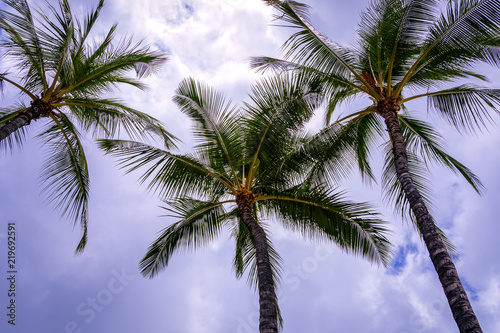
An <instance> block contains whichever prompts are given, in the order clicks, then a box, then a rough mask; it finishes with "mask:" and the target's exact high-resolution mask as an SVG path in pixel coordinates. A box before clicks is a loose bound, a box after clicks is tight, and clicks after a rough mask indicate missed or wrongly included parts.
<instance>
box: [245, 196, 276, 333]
mask: <svg viewBox="0 0 500 333" xmlns="http://www.w3.org/2000/svg"><path fill="white" fill-rule="evenodd" d="M254 199H255V196H254V195H253V194H252V192H250V191H248V190H245V189H243V190H242V191H241V192H240V193H239V194H238V196H237V197H236V203H237V204H238V213H239V215H240V217H241V219H242V220H243V223H245V225H246V227H247V228H248V230H250V233H251V235H252V238H253V240H254V242H255V248H256V260H257V276H258V290H259V306H260V318H259V332H260V333H277V332H278V312H277V305H276V293H275V291H274V283H273V275H272V271H271V262H270V260H269V251H268V247H267V236H266V232H265V231H264V229H263V228H262V227H261V226H260V225H259V224H258V223H257V221H255V218H254V217H253V215H252V204H253V202H254Z"/></svg>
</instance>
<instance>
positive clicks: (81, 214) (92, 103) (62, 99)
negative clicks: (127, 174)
mask: <svg viewBox="0 0 500 333" xmlns="http://www.w3.org/2000/svg"><path fill="white" fill-rule="evenodd" d="M2 1H3V3H4V4H6V5H7V6H8V7H9V8H10V10H0V28H1V29H2V39H1V44H0V45H1V47H3V52H4V56H5V57H4V64H8V66H10V68H11V69H12V70H17V74H18V77H19V78H16V77H15V75H13V74H11V73H7V72H4V73H1V74H0V84H1V85H2V87H3V85H4V84H9V85H11V86H13V87H14V88H15V89H17V90H19V92H20V94H21V97H20V100H19V101H18V102H17V104H15V105H13V106H10V107H2V108H1V109H0V149H3V150H9V149H11V148H12V147H13V145H15V144H21V143H22V141H23V140H24V138H25V134H26V128H27V127H28V125H30V124H31V122H32V121H38V120H39V119H42V120H45V121H44V122H43V123H44V126H45V129H44V130H43V132H42V133H41V134H39V138H41V139H42V140H43V142H44V145H45V146H46V147H48V153H49V156H48V158H47V160H46V162H45V165H44V167H43V178H44V183H45V187H44V191H46V192H47V193H48V198H49V201H51V202H55V206H56V207H57V208H59V209H61V210H62V212H63V215H66V216H67V217H68V218H70V219H72V220H74V223H75V224H80V226H81V228H82V230H83V236H82V238H81V241H80V243H79V244H78V246H77V249H76V252H80V251H82V250H83V248H84V246H85V244H86V241H87V220H88V193H89V174H88V167H87V160H86V157H85V151H84V149H83V146H82V143H81V139H82V132H84V133H88V134H90V135H93V136H97V135H99V136H105V137H110V136H113V135H115V134H116V133H117V132H119V130H120V128H123V129H125V131H126V132H127V133H128V134H129V135H131V136H133V137H145V136H148V135H153V134H155V135H160V136H161V137H162V138H163V139H164V141H165V143H166V144H167V145H171V144H172V142H171V137H170V136H169V134H168V133H167V132H165V130H164V129H163V127H162V126H161V125H160V123H159V121H157V120H156V119H154V118H152V117H150V116H148V115H147V114H145V113H142V112H139V111H136V110H134V109H132V108H129V107H127V106H125V105H123V104H122V103H121V102H120V101H119V100H116V99H109V98H103V97H102V95H103V94H104V93H106V92H108V91H110V90H112V88H113V87H114V86H115V85H117V84H120V83H124V84H129V85H132V86H134V87H137V88H141V89H143V88H144V86H143V84H142V83H140V82H139V81H137V80H135V79H132V78H128V77H127V76H126V75H125V74H126V72H127V71H129V70H131V69H135V70H136V71H137V74H138V76H139V77H141V76H144V75H147V74H150V73H152V72H153V71H154V69H155V68H156V67H157V66H158V65H160V64H161V63H163V62H164V61H165V60H166V58H165V56H164V55H163V54H162V53H160V52H156V51H150V50H148V49H147V48H141V47H140V45H139V44H137V45H133V44H131V40H130V39H123V40H122V41H121V42H119V44H118V45H115V46H113V44H112V42H113V39H114V37H115V36H114V35H115V30H116V25H114V26H113V27H112V28H111V29H110V30H109V32H108V33H107V34H106V35H105V36H104V37H103V38H101V39H100V40H99V41H97V40H92V39H91V33H93V30H92V28H93V27H94V25H95V22H96V20H97V18H98V17H99V13H100V11H101V9H102V7H103V5H104V1H103V0H100V1H99V4H98V6H97V8H96V9H95V10H93V11H91V12H89V14H88V16H86V17H85V18H84V20H83V22H82V21H80V20H78V19H76V18H74V17H73V14H72V12H71V8H70V6H69V3H68V1H67V0H60V1H59V10H57V9H56V8H54V7H53V6H51V5H49V4H47V5H48V10H49V12H50V13H51V15H50V16H48V15H46V14H44V13H43V12H41V11H37V14H38V15H33V14H32V11H31V9H30V7H29V5H28V2H27V1H26V0H2Z"/></svg>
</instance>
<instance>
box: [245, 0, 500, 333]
mask: <svg viewBox="0 0 500 333" xmlns="http://www.w3.org/2000/svg"><path fill="white" fill-rule="evenodd" d="M443 2H445V1H437V0H378V1H374V2H373V3H372V4H371V5H370V7H369V8H368V9H367V10H366V11H365V12H364V13H363V14H362V16H361V23H360V26H359V29H358V31H359V43H358V46H357V47H356V48H347V47H344V46H341V45H339V44H336V43H334V42H332V41H331V40H329V39H328V38H326V37H325V36H324V35H323V34H321V33H320V32H319V31H317V30H316V29H315V28H314V27H313V26H312V25H311V23H310V20H309V17H308V9H309V8H308V6H307V5H304V4H301V3H298V2H294V1H277V0H269V1H266V3H267V4H269V5H271V6H273V7H274V8H276V9H277V10H278V12H279V14H278V15H276V17H277V19H278V20H280V21H281V22H284V25H285V26H287V27H291V28H294V29H297V30H296V32H295V33H294V34H293V35H292V36H291V37H290V38H289V39H288V40H287V41H286V43H285V44H284V46H283V48H284V50H285V56H284V59H276V58H270V57H256V58H253V59H252V66H253V67H254V68H258V69H259V70H266V69H272V70H275V71H277V72H282V71H293V72H299V73H306V75H309V76H310V77H314V78H315V79H319V80H320V81H321V83H322V85H323V89H324V92H325V94H326V96H327V99H328V106H327V112H326V121H327V123H328V122H329V121H330V117H331V115H332V113H333V111H334V109H335V108H336V107H337V106H338V105H339V104H341V103H343V102H346V101H349V100H351V99H352V98H354V97H357V96H366V97H368V98H369V99H370V100H371V102H369V105H368V106H367V107H366V108H365V109H362V110H361V111H358V112H353V113H351V114H349V115H348V116H347V117H344V118H342V119H338V122H339V123H343V124H345V131H346V135H348V134H347V132H349V133H350V134H349V135H350V136H351V139H354V141H353V142H354V143H353V147H354V148H355V151H356V153H357V155H358V165H359V167H360V170H361V171H362V174H363V176H364V177H365V179H370V178H373V173H372V170H371V168H370V165H369V163H368V161H369V156H370V152H371V147H372V146H371V145H373V143H374V142H375V141H376V140H377V138H378V137H383V138H385V140H387V139H389V140H388V145H387V146H388V149H387V150H386V153H387V154H388V155H387V156H386V165H385V171H384V187H385V188H386V189H387V190H388V197H389V198H392V199H395V202H396V204H397V206H402V207H403V208H405V206H406V208H407V207H408V205H409V207H410V209H411V213H412V217H413V218H414V219H415V221H416V225H417V228H418V230H419V231H420V233H421V235H422V237H423V240H424V242H425V244H426V246H427V248H428V250H429V254H430V257H431V260H432V262H433V264H434V267H435V269H436V271H437V273H438V276H439V280H440V282H441V284H442V287H443V289H444V292H445V294H446V297H447V298H448V302H449V305H450V307H451V310H452V313H453V316H454V318H455V321H456V323H457V325H458V327H459V329H460V332H481V328H480V326H479V323H478V321H477V318H476V316H475V314H474V312H473V310H472V307H471V305H470V303H469V300H468V298H467V295H466V293H465V290H464V288H463V286H462V283H461V282H460V279H459V277H458V274H457V271H456V268H455V266H454V264H453V262H452V259H451V258H450V255H449V252H448V251H447V248H446V244H445V243H444V242H443V240H442V237H440V231H439V229H438V228H437V227H436V225H435V223H434V221H433V219H432V217H431V215H430V213H429V210H428V202H426V200H425V199H426V197H427V195H426V192H425V189H426V187H424V185H425V184H424V181H425V178H424V177H422V173H421V172H422V171H423V170H425V165H423V164H422V163H423V162H425V163H427V162H428V161H431V160H436V161H438V162H440V163H442V164H444V165H445V166H447V167H449V168H451V169H452V170H454V171H455V172H458V173H460V174H461V175H462V176H464V177H465V179H466V180H467V181H468V182H469V183H470V184H471V185H472V186H473V187H474V188H475V189H476V190H477V191H478V192H479V191H480V190H481V183H480V182H479V180H478V179H477V177H475V176H474V174H473V173H471V172H470V170H468V169H467V168H466V167H464V166H463V165H462V164H460V163H459V162H458V161H456V160H455V159H453V158H452V157H451V156H449V155H447V154H446V153H445V152H444V151H443V149H442V142H441V141H442V139H441V137H440V136H439V134H438V133H437V132H436V131H435V130H433V128H432V126H431V125H430V124H427V123H425V122H423V121H422V120H419V119H417V118H415V117H413V116H410V115H409V114H408V113H407V112H405V113H403V112H400V111H401V110H403V111H406V109H405V103H407V102H409V101H412V100H416V99H420V98H427V101H428V106H429V109H431V110H432V111H434V112H436V113H437V114H439V115H440V116H442V117H443V118H444V119H446V120H447V121H449V122H450V123H451V124H452V125H453V126H455V127H456V128H458V129H459V130H466V131H467V130H468V131H474V130H477V129H480V128H482V127H483V126H484V125H485V124H486V122H488V121H489V120H491V115H490V111H491V110H494V111H496V112H498V109H496V108H495V107H497V106H498V104H499V103H500V90H499V89H487V88H484V87H480V86H475V85H471V84H461V85H460V84H458V83H455V84H454V85H453V83H454V82H456V81H457V80H459V79H479V80H483V81H486V78H485V77H484V76H482V75H480V74H479V73H477V72H476V71H474V70H473V66H474V65H476V64H478V63H480V62H486V63H489V64H492V65H496V66H498V65H499V64H500V52H499V46H500V15H499V11H498V9H499V8H500V1H498V0H456V1H446V3H443ZM444 84H449V85H448V87H446V86H443V85H444ZM384 125H385V129H384ZM326 131H327V130H326ZM386 133H388V136H387V134H386Z"/></svg>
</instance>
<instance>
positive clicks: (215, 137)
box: [173, 79, 243, 184]
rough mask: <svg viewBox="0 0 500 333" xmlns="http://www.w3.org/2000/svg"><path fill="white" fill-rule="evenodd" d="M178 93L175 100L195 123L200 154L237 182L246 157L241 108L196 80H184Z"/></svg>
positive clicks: (212, 165) (211, 164)
mask: <svg viewBox="0 0 500 333" xmlns="http://www.w3.org/2000/svg"><path fill="white" fill-rule="evenodd" d="M175 93H176V95H175V96H174V98H173V101H174V102H175V103H176V104H177V105H178V107H179V109H180V110H181V111H182V112H184V113H185V114H187V115H188V116H189V117H190V118H191V119H193V120H194V122H195V130H194V135H195V138H196V139H197V141H198V142H199V144H198V146H197V147H196V148H197V150H198V151H199V153H200V154H204V155H205V157H206V159H207V160H208V161H209V163H210V166H211V167H212V168H213V169H214V170H218V171H219V172H220V173H224V170H225V169H226V168H229V169H230V173H229V175H228V177H229V178H232V179H233V182H234V183H235V184H238V183H239V180H238V176H237V173H238V166H239V165H238V164H239V163H240V161H241V160H242V157H243V149H242V140H241V139H242V135H243V133H242V131H241V128H242V126H241V121H240V119H239V117H238V108H236V107H235V106H233V105H231V102H227V101H226V100H225V99H224V97H223V96H222V94H220V93H218V92H216V91H215V90H214V89H212V88H210V87H208V86H206V85H204V84H202V83H200V82H197V81H195V80H194V79H185V80H183V81H182V82H181V83H180V84H179V88H177V90H176V92H175Z"/></svg>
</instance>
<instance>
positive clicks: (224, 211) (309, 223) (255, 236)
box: [100, 78, 390, 332]
mask: <svg viewBox="0 0 500 333" xmlns="http://www.w3.org/2000/svg"><path fill="white" fill-rule="evenodd" d="M317 97H318V93H317V85H316V86H314V85H308V84H305V83H304V84H303V83H301V81H300V79H297V78H296V79H293V80H292V79H291V78H289V79H284V80H282V79H269V80H266V81H262V82H261V83H259V84H258V85H256V86H255V88H254V89H253V95H252V97H251V99H252V103H251V104H245V107H244V108H237V107H235V106H233V105H232V104H231V102H227V101H226V100H225V99H224V97H223V96H222V95H221V94H219V93H217V92H215V91H214V90H213V89H211V88H209V87H207V86H206V85H204V84H202V83H198V82H196V81H195V80H193V79H186V80H184V81H183V82H181V83H180V85H179V88H178V89H177V91H176V95H175V96H174V101H175V103H176V104H177V105H178V106H179V108H180V110H181V111H182V112H183V113H185V114H187V115H188V116H189V117H190V118H191V119H192V121H193V122H194V128H195V129H194V135H195V138H196V140H197V142H198V144H197V145H196V147H195V148H194V151H193V152H192V153H190V154H173V153H171V152H169V151H167V150H162V149H160V148H156V147H153V146H150V145H146V144H143V143H139V142H134V141H125V140H100V147H101V148H102V149H104V150H105V151H106V152H107V153H110V154H112V155H114V156H116V157H119V158H120V163H121V164H122V165H123V167H124V168H126V169H128V171H129V172H130V171H133V170H136V169H138V168H141V167H145V166H146V165H147V166H148V167H147V169H143V171H144V170H145V171H144V174H143V176H142V177H141V181H142V182H144V181H147V182H148V183H149V185H148V188H149V189H150V190H153V191H155V192H156V193H157V194H158V195H159V196H160V197H161V198H165V199H167V200H168V204H169V205H170V208H169V209H170V210H171V211H172V212H174V216H175V217H177V218H179V221H178V222H176V223H174V224H172V225H170V226H168V227H167V228H165V229H164V230H163V231H162V232H161V235H160V236H159V237H158V239H157V240H155V241H154V242H153V243H152V245H151V246H150V247H149V250H148V252H147V254H146V256H145V257H144V259H143V260H142V261H141V263H140V268H141V271H142V274H143V275H144V276H146V277H154V276H155V275H156V274H157V273H158V272H159V271H160V270H161V269H163V268H165V267H166V266H167V265H168V263H169V260H170V258H171V256H172V255H173V253H174V252H175V251H177V250H179V249H181V248H197V247H199V246H201V245H203V244H206V243H209V242H211V241H212V240H213V239H214V238H215V237H216V236H217V235H219V233H220V232H221V230H222V229H223V227H227V228H229V230H231V231H232V236H233V237H234V238H235V240H236V253H235V257H234V262H233V264H234V268H235V271H236V275H237V277H240V276H241V275H242V274H243V272H244V271H245V269H246V268H248V267H251V268H250V274H249V282H250V283H251V284H254V285H257V286H258V292H259V304H260V324H259V326H260V332H277V331H278V316H279V315H278V313H279V311H278V309H277V299H276V292H275V286H276V281H277V278H278V277H279V267H280V259H279V256H278V254H277V253H276V251H275V250H274V249H273V246H272V243H271V241H270V240H269V237H268V234H267V231H266V226H265V223H264V218H269V217H276V219H277V220H279V221H280V222H281V223H282V224H283V225H284V226H285V227H286V228H289V229H292V230H296V231H300V232H302V233H303V234H304V235H305V236H308V237H311V238H313V239H323V240H326V241H331V242H333V243H336V244H337V245H338V246H339V247H340V248H341V249H343V250H344V251H346V252H348V253H353V254H358V255H362V256H363V257H365V258H367V259H368V260H370V261H373V262H382V263H384V264H385V263H387V260H388V257H389V252H390V245H389V243H388V241H387V239H386V238H385V232H386V229H385V228H384V226H383V223H382V221H380V220H379V219H378V218H377V216H376V214H374V213H373V212H372V211H371V209H370V208H369V206H368V205H367V204H364V203H354V202H350V201H347V200H345V199H344V198H343V196H344V195H343V193H340V192H337V193H336V192H334V191H332V190H330V189H328V188H327V187H326V186H323V185H320V183H323V182H324V181H325V179H327V178H328V177H336V176H341V174H342V172H343V171H344V170H343V167H339V168H338V170H336V169H334V168H330V169H325V168H320V167H318V164H317V163H315V162H316V160H318V159H319V158H320V157H321V158H323V155H324V156H326V155H328V156H329V158H330V160H331V161H333V160H335V159H339V160H340V161H343V160H342V159H341V152H342V149H341V148H340V147H334V148H331V145H330V147H327V146H325V145H322V144H321V142H320V141H318V140H316V139H315V137H314V136H313V137H309V136H308V135H307V134H306V133H305V132H304V131H303V128H304V124H305V122H306V121H307V120H308V119H309V118H310V117H311V115H312V113H313V110H314V108H315V107H316V105H317V103H318V98H317ZM325 148H329V151H328V149H325ZM322 154H323V155H322ZM332 165H334V163H333V162H332V163H331V165H330V167H331V166H332Z"/></svg>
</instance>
